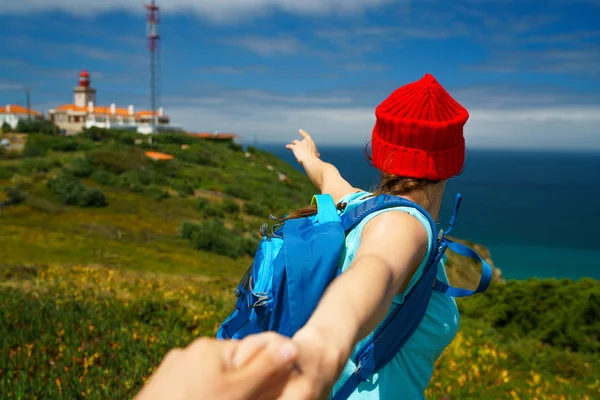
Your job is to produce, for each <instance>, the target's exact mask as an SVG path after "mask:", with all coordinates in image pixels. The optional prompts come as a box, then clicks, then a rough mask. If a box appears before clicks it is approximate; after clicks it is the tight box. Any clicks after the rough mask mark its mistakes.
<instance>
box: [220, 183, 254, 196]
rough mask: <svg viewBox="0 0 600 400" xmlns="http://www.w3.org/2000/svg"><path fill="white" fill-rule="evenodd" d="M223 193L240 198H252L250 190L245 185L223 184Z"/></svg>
mask: <svg viewBox="0 0 600 400" xmlns="http://www.w3.org/2000/svg"><path fill="white" fill-rule="evenodd" d="M223 193H225V194H227V195H229V196H232V197H237V198H238V199H242V200H250V199H251V198H252V195H251V193H250V191H249V190H248V189H247V188H246V187H245V186H242V185H238V184H234V185H227V186H225V188H224V189H223Z"/></svg>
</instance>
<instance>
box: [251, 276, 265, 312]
mask: <svg viewBox="0 0 600 400" xmlns="http://www.w3.org/2000/svg"><path fill="white" fill-rule="evenodd" d="M254 299H256V300H254ZM246 300H247V302H248V308H256V307H262V306H264V305H265V304H267V302H268V301H269V300H270V298H269V296H268V293H267V292H257V293H255V292H254V283H253V282H252V277H249V279H248V296H247V298H246ZM252 300H254V303H252Z"/></svg>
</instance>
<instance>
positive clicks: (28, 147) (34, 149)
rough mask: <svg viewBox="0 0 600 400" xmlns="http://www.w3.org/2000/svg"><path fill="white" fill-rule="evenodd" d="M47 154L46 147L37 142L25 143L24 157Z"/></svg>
mask: <svg viewBox="0 0 600 400" xmlns="http://www.w3.org/2000/svg"><path fill="white" fill-rule="evenodd" d="M45 155H46V149H44V148H43V147H41V146H37V145H35V144H28V143H25V148H24V149H23V157H44V156H45Z"/></svg>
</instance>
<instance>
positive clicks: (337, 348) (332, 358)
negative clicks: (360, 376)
mask: <svg viewBox="0 0 600 400" xmlns="http://www.w3.org/2000/svg"><path fill="white" fill-rule="evenodd" d="M294 340H300V341H303V342H305V343H311V344H312V345H314V344H315V343H318V344H319V345H318V348H319V349H320V354H321V357H322V360H323V361H324V363H325V364H326V365H327V369H328V370H329V371H331V372H332V373H333V375H335V377H333V378H332V379H336V378H337V376H339V374H340V373H341V372H342V370H343V368H344V366H345V365H346V363H347V361H348V359H349V358H350V354H351V353H352V349H353V348H354V343H353V340H351V339H350V337H349V336H345V335H344V334H343V332H340V331H339V330H337V329H332V328H331V327H330V326H320V325H317V324H307V325H305V326H304V327H303V328H302V329H300V330H299V331H298V332H297V333H296V335H294Z"/></svg>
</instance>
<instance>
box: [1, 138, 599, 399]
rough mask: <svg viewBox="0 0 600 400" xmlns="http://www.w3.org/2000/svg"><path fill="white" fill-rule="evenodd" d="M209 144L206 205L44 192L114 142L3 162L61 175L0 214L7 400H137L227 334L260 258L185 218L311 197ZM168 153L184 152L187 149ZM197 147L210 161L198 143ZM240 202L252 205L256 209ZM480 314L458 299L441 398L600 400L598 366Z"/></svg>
mask: <svg viewBox="0 0 600 400" xmlns="http://www.w3.org/2000/svg"><path fill="white" fill-rule="evenodd" d="M196 146H200V145H198V144H196ZM201 146H203V148H205V149H208V150H209V152H210V153H211V154H212V156H213V158H214V160H213V161H215V162H216V164H217V165H212V166H210V165H208V166H207V165H199V164H194V163H180V165H179V170H178V174H179V176H181V177H185V179H186V180H189V179H196V178H199V179H198V180H199V184H198V186H197V187H196V188H195V189H196V192H195V194H194V195H190V196H184V197H180V196H179V195H178V194H177V191H176V190H175V189H173V188H172V187H168V186H169V185H168V184H163V187H167V189H169V190H170V191H171V193H172V196H171V197H169V198H167V199H162V200H160V201H159V200H154V199H153V198H152V197H150V196H149V194H148V193H146V192H144V191H142V192H133V191H131V190H130V189H128V188H126V187H122V186H123V185H118V184H111V185H99V184H98V183H97V182H95V181H94V180H93V179H90V178H88V179H84V180H83V182H84V183H85V184H86V185H87V186H98V187H101V188H102V189H103V191H104V192H105V194H106V196H107V199H108V206H107V207H104V208H79V207H76V206H65V205H63V204H61V203H60V201H59V199H58V197H57V195H56V194H54V193H52V192H51V191H50V190H49V189H47V187H46V184H45V179H46V178H47V177H48V176H52V175H56V174H58V173H60V171H61V169H62V168H65V167H68V166H69V165H70V163H71V162H72V161H73V160H74V159H75V158H76V157H80V156H81V155H83V154H84V153H85V151H93V150H94V149H95V148H103V145H102V144H98V143H92V144H90V143H86V144H85V147H87V148H86V149H84V150H85V151H83V150H81V149H79V150H77V151H76V152H70V153H61V152H58V153H51V154H50V155H48V156H46V157H44V158H41V159H38V160H37V161H36V160H35V159H34V160H4V161H0V179H4V180H2V181H0V186H4V185H8V184H9V182H10V181H9V178H10V177H5V178H2V173H3V171H4V175H9V174H10V173H7V172H6V171H7V170H9V171H10V170H11V169H10V168H13V169H15V170H17V171H18V172H19V174H21V175H23V176H30V175H32V173H31V170H32V169H35V168H32V167H31V164H32V163H34V164H35V162H37V163H38V164H39V162H40V160H41V161H44V162H46V163H47V162H48V161H49V160H52V161H53V162H52V163H50V164H52V167H51V168H45V169H48V171H46V172H45V173H43V174H41V175H39V174H38V175H36V176H38V178H36V180H37V183H32V184H31V186H30V187H29V188H28V193H29V198H28V199H27V201H26V202H25V203H24V204H22V205H19V206H13V207H9V208H6V209H5V210H4V215H3V216H2V217H0V264H1V266H0V301H1V302H2V304H3V307H2V310H1V311H0V318H1V320H0V337H2V338H4V340H3V342H2V346H1V347H0V393H2V394H3V395H2V397H3V398H4V397H8V398H36V397H37V398H48V397H50V398H56V397H59V396H60V395H61V394H62V395H63V396H65V398H78V397H80V398H84V397H87V398H105V397H107V396H111V397H112V398H130V397H131V395H132V394H133V393H134V392H135V391H136V390H137V389H138V388H139V386H140V385H141V384H142V383H143V380H144V379H145V378H146V377H147V376H148V375H149V374H150V373H151V372H152V371H153V369H154V368H155V367H156V365H157V363H158V362H159V360H160V358H161V357H162V355H163V354H164V353H165V352H166V351H167V350H168V349H169V348H170V347H173V346H178V345H185V344H186V343H188V342H189V341H190V340H191V339H193V338H194V337H196V336H198V335H213V334H214V331H215V328H216V326H217V324H218V323H219V322H220V321H222V320H223V318H224V317H225V316H226V315H227V313H228V312H229V311H230V309H231V306H232V304H233V303H232V302H233V296H232V288H233V287H234V285H235V283H236V280H237V279H239V277H240V275H241V273H242V272H243V271H244V270H245V268H247V265H248V263H249V262H250V259H249V258H248V257H241V258H238V259H231V258H228V257H224V256H219V255H216V254H214V253H210V252H204V251H198V250H196V249H194V248H193V246H192V245H191V244H190V243H189V242H188V241H187V240H184V239H182V238H180V237H178V231H179V229H180V226H181V223H182V222H183V221H201V220H202V219H203V217H202V216H201V214H200V212H199V211H198V209H197V207H196V203H197V201H198V200H197V197H207V198H210V199H211V200H212V201H216V202H219V201H220V199H221V197H222V195H221V191H222V190H225V189H226V188H227V187H229V188H230V189H231V187H232V186H236V185H238V189H239V186H244V185H245V186H252V187H253V188H254V190H253V191H252V193H251V196H250V197H251V199H250V200H249V201H251V202H255V203H261V204H263V205H264V206H265V208H266V209H268V210H269V211H270V210H271V208H270V206H271V205H272V204H269V203H271V202H272V201H273V199H275V200H276V201H279V202H281V201H283V200H284V198H287V199H288V200H289V202H288V204H286V205H285V207H284V208H285V209H291V208H294V207H298V206H301V205H303V204H304V203H306V202H307V201H309V200H310V197H309V196H310V194H311V191H312V189H311V188H310V185H309V184H308V183H307V182H306V179H305V178H304V177H302V176H301V175H300V174H299V173H297V172H296V171H295V170H294V169H293V168H292V167H291V166H289V165H287V164H285V163H283V162H281V161H279V160H277V159H275V158H274V157H272V156H271V155H268V154H258V155H253V156H251V157H246V156H245V155H244V153H241V152H236V151H233V150H231V149H229V148H227V147H226V146H223V145H218V144H212V143H202V144H201ZM82 147H84V146H82ZM157 149H158V150H163V151H169V150H172V152H175V151H177V150H178V151H180V150H179V149H180V146H175V145H172V144H162V145H158V146H157ZM190 150H192V151H198V152H199V151H201V150H199V149H198V148H194V145H193V146H192V148H191V149H190ZM225 161H226V162H225ZM266 165H272V166H274V168H275V170H279V171H282V172H283V173H284V174H286V175H287V176H289V177H290V178H291V183H288V184H284V183H281V182H280V181H279V179H278V178H277V176H276V174H275V172H274V171H271V170H270V169H268V168H266ZM7 168H8V169H7ZM34 175H35V174H34ZM14 181H15V180H14V177H13V182H14ZM171 183H172V184H173V186H178V182H171ZM243 197H247V196H243ZM236 201H237V202H238V203H239V204H240V205H243V204H244V203H245V202H246V201H248V200H245V199H237V200H236ZM281 211H283V210H281V209H280V210H278V212H281ZM263 220H264V218H256V217H253V216H250V215H246V214H244V213H242V214H240V215H237V216H235V215H233V216H231V215H230V216H227V217H226V223H227V225H229V226H238V227H240V226H241V227H242V228H243V229H242V230H246V231H248V232H253V231H256V230H257V228H258V227H259V225H260V224H261V223H262V221H263ZM479 250H484V249H483V248H480V249H479ZM450 257H451V258H450V261H449V264H450V266H451V269H452V271H454V272H452V271H451V272H450V273H449V275H450V276H451V277H453V276H455V277H454V283H456V284H464V285H466V286H473V284H474V281H473V274H472V272H470V273H467V274H464V273H463V271H465V270H469V271H476V269H477V268H476V266H474V265H470V264H465V263H464V261H463V260H462V259H460V258H456V257H454V256H453V255H452V254H451V255H450ZM499 285H500V286H502V287H504V286H510V284H509V285H501V284H499ZM503 290H504V289H502V288H500V287H499V288H498V292H497V293H496V292H495V291H492V292H493V293H492V294H491V296H494V297H486V299H488V303H481V307H486V308H492V307H493V306H494V302H495V301H498V299H502V296H505V295H506V293H504V292H503ZM574 291H575V292H578V291H577V290H574ZM494 293H496V294H494ZM486 296H487V295H486ZM482 299H483V297H482ZM467 301H468V300H467ZM481 301H483V300H481ZM490 302H491V304H490ZM462 304H464V305H465V306H464V307H463V306H462ZM477 304H479V303H474V302H471V303H466V302H465V303H462V302H459V305H460V306H461V308H463V309H464V310H465V313H464V316H463V318H462V321H461V333H460V334H459V337H458V338H457V340H455V341H454V342H453V344H452V345H451V347H450V348H449V349H448V350H447V351H446V352H445V353H444V356H443V357H442V359H441V360H440V361H439V362H438V365H437V368H436V372H435V375H434V379H433V381H432V384H431V386H430V389H429V390H428V395H429V396H428V397H431V398H444V396H451V398H464V397H470V398H517V397H520V398H535V397H537V398H585V397H586V396H587V398H594V397H597V396H598V395H599V394H600V392H598V391H597V387H598V383H600V382H598V381H597V380H596V378H594V370H593V369H592V365H594V363H597V362H598V359H597V357H596V356H594V355H590V354H579V353H573V352H570V351H567V350H562V349H560V348H553V347H549V346H547V345H543V346H542V345H540V344H539V343H538V340H536V339H535V338H526V337H524V338H519V337H517V338H514V337H509V338H507V334H506V332H505V331H504V330H502V329H501V328H500V327H499V324H498V321H497V320H494V319H489V318H487V319H486V318H485V317H482V316H481V315H479V314H477V311H478V310H481V307H476V305H477ZM469 305H471V307H469ZM540 346H542V347H540ZM31 382H35V384H31ZM561 396H563V397H561ZM446 398H447V397H446Z"/></svg>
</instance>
